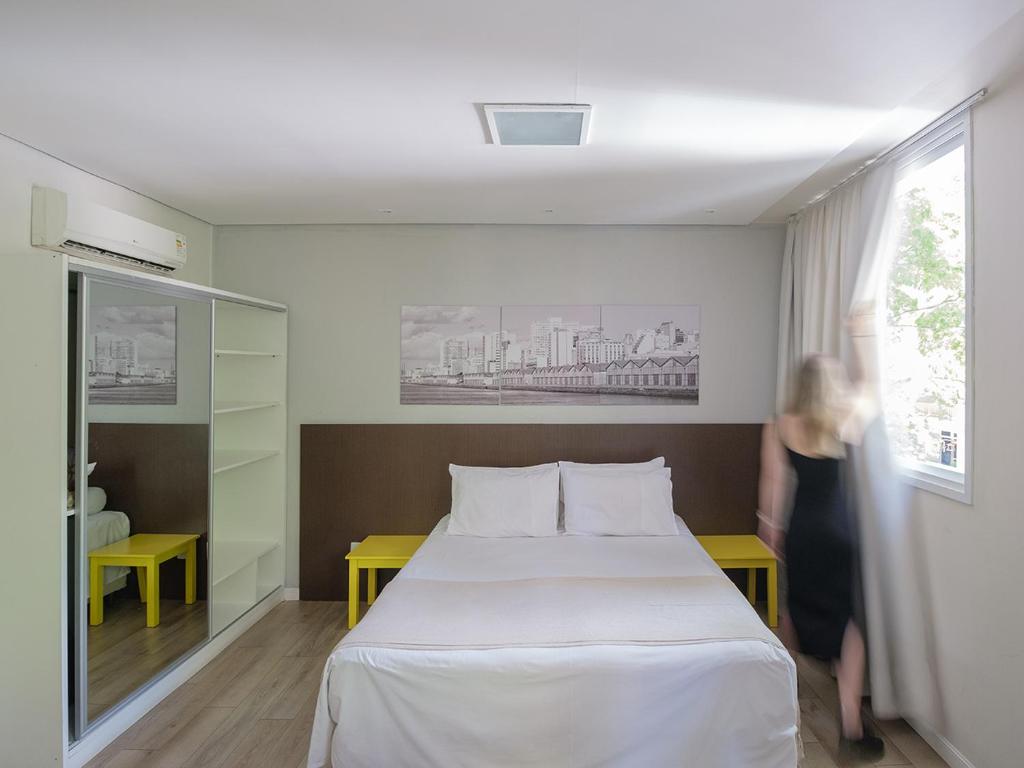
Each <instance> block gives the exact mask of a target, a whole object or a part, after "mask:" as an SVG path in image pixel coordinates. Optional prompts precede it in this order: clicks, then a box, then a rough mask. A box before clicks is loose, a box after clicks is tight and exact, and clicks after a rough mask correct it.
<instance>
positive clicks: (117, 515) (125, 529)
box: [86, 509, 131, 595]
mask: <svg viewBox="0 0 1024 768" xmlns="http://www.w3.org/2000/svg"><path fill="white" fill-rule="evenodd" d="M130 534H131V524H130V523H129V521H128V515H126V514H125V513H124V512H118V511H117V510H113V509H104V510H102V511H100V512H94V513H93V514H90V515H87V516H86V543H87V548H88V551H89V552H92V551H93V550H94V549H99V548H100V547H105V546H107V544H113V543H114V542H115V541H121V539H127V538H128V536H129V535H130ZM127 576H128V569H127V568H123V567H117V568H104V569H103V594H104V595H109V594H110V593H111V592H116V591H117V590H119V589H122V588H123V587H124V586H125V584H126V582H127Z"/></svg>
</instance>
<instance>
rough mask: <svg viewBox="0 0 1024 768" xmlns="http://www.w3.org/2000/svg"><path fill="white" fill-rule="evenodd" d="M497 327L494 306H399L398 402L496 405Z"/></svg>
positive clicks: (498, 321)
mask: <svg viewBox="0 0 1024 768" xmlns="http://www.w3.org/2000/svg"><path fill="white" fill-rule="evenodd" d="M499 328H500V309H499V307H497V306H460V305H407V306H403V307H402V310H401V350H400V366H399V370H400V373H399V376H400V382H399V392H400V394H399V402H400V403H401V404H402V405H497V404H498V382H497V375H496V374H497V371H496V370H495V358H496V351H495V350H496V348H497V347H496V345H497V344H498V338H499Z"/></svg>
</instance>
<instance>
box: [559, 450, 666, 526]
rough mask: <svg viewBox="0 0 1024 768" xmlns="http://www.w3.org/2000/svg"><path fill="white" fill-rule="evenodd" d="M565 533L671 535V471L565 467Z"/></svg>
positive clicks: (663, 468)
mask: <svg viewBox="0 0 1024 768" xmlns="http://www.w3.org/2000/svg"><path fill="white" fill-rule="evenodd" d="M563 485H564V488H565V532H566V533H569V534H585V535H591V536H677V535H678V534H679V529H678V527H677V526H676V518H675V513H674V512H673V510H672V470H670V469H668V468H667V467H662V468H661V469H655V470H653V471H646V472H622V471H604V472H601V471H597V470H584V471H580V470H578V469H573V468H567V469H566V470H565V473H564V475H563Z"/></svg>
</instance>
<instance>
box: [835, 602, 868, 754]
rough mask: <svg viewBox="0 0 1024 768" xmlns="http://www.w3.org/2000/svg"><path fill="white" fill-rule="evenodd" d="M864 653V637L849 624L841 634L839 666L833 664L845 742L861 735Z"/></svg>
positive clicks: (851, 623) (862, 726) (862, 731)
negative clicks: (841, 643)
mask: <svg viewBox="0 0 1024 768" xmlns="http://www.w3.org/2000/svg"><path fill="white" fill-rule="evenodd" d="M865 658H866V652H865V650H864V637H863V636H862V635H861V633H860V629H859V628H858V627H857V625H856V624H854V623H853V622H852V621H851V622H849V623H848V624H847V625H846V631H845V632H844V633H843V647H842V649H841V650H840V656H839V663H838V664H836V682H837V683H838V685H839V713H840V716H841V719H842V724H843V735H844V736H845V737H846V738H848V739H854V740H856V739H859V738H861V736H863V734H864V724H863V722H862V721H861V716H860V702H861V694H862V693H863V691H864V667H865Z"/></svg>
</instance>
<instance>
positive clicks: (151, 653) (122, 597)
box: [87, 589, 208, 721]
mask: <svg viewBox="0 0 1024 768" xmlns="http://www.w3.org/2000/svg"><path fill="white" fill-rule="evenodd" d="M207 625H208V622H207V619H206V603H205V602H197V603H194V604H192V605H185V603H184V602H183V601H181V600H161V601H160V624H159V625H158V626H156V627H147V626H146V604H145V603H142V602H140V601H139V599H138V595H137V594H136V593H133V592H132V590H130V589H123V590H120V591H118V592H115V593H114V594H112V595H109V596H108V597H107V598H106V599H105V602H104V608H103V623H102V624H99V625H97V626H95V627H89V634H88V642H87V649H88V651H87V656H88V659H89V664H88V676H89V720H90V721H92V720H94V719H95V718H96V717H97V716H98V715H100V714H102V713H103V712H105V711H106V710H107V709H108V708H110V707H112V706H113V705H114V704H117V703H118V702H120V701H121V700H122V699H124V698H125V697H126V696H127V695H128V694H130V693H131V692H132V691H134V690H135V689H136V688H139V687H140V686H142V685H143V684H144V683H146V682H147V681H148V680H150V679H151V678H152V677H153V676H154V675H156V674H157V673H159V672H160V671H162V670H163V669H165V668H166V667H167V666H168V665H169V664H171V663H172V662H173V661H175V660H176V659H178V658H180V657H181V656H182V655H183V654H185V653H186V652H187V651H189V650H190V649H192V648H194V647H195V646H197V645H198V644H199V643H201V642H203V640H205V639H206V635H207Z"/></svg>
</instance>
